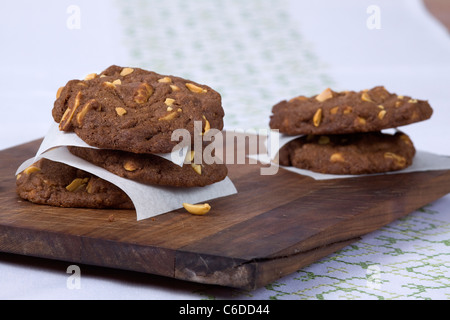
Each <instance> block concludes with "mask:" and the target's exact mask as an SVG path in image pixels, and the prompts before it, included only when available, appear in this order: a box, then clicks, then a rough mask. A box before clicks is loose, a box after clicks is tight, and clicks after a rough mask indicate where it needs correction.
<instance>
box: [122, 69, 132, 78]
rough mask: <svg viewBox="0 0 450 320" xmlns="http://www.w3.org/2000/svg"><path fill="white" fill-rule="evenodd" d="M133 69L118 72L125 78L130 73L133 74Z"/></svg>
mask: <svg viewBox="0 0 450 320" xmlns="http://www.w3.org/2000/svg"><path fill="white" fill-rule="evenodd" d="M133 71H134V69H133V68H123V69H122V71H120V75H121V76H122V77H125V76H127V75H129V74H130V73H133Z"/></svg>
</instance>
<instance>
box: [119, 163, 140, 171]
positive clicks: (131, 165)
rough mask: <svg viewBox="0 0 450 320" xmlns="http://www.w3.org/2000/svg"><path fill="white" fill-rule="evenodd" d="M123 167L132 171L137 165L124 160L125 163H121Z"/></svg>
mask: <svg viewBox="0 0 450 320" xmlns="http://www.w3.org/2000/svg"><path fill="white" fill-rule="evenodd" d="M123 168H124V169H125V170H126V171H129V172H133V171H136V170H137V169H139V168H138V166H137V165H136V164H135V163H133V162H131V161H127V162H125V164H124V165H123Z"/></svg>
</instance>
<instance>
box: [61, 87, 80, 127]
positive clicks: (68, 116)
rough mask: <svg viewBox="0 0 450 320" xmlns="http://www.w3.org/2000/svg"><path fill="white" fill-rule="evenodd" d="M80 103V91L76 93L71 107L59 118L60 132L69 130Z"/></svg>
mask: <svg viewBox="0 0 450 320" xmlns="http://www.w3.org/2000/svg"><path fill="white" fill-rule="evenodd" d="M80 102H81V91H78V93H77V95H76V97H75V100H74V102H73V104H72V106H69V107H68V108H67V109H66V111H65V112H64V114H63V116H62V118H61V121H60V122H59V129H60V130H62V131H65V130H68V129H69V128H70V126H71V121H72V118H73V115H74V114H75V111H76V110H77V109H78V107H79V106H80Z"/></svg>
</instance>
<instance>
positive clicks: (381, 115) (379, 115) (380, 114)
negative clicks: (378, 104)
mask: <svg viewBox="0 0 450 320" xmlns="http://www.w3.org/2000/svg"><path fill="white" fill-rule="evenodd" d="M385 115H386V110H381V111H380V112H379V113H378V119H380V120H383V118H384V116H385Z"/></svg>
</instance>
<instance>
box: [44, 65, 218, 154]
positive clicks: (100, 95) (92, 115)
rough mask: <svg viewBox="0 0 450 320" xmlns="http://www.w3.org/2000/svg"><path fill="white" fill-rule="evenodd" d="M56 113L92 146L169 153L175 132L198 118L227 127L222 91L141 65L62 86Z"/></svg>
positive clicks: (67, 128) (191, 128)
mask: <svg viewBox="0 0 450 320" xmlns="http://www.w3.org/2000/svg"><path fill="white" fill-rule="evenodd" d="M52 114H53V118H54V120H55V121H56V122H57V123H59V126H60V129H61V130H63V131H74V132H75V133H76V134H77V135H78V136H79V137H80V138H81V139H82V140H84V141H85V142H86V143H88V144H89V145H91V146H94V147H98V148H102V149H113V150H122V151H129V152H134V153H169V152H171V151H172V149H173V147H174V146H175V145H177V144H178V141H171V136H172V132H173V131H174V130H176V129H186V130H188V131H189V132H190V134H191V137H192V139H193V138H194V121H201V122H202V127H201V129H202V130H203V131H206V130H209V129H212V128H214V129H218V130H222V129H223V117H224V110H223V108H222V104H221V96H220V94H219V93H217V92H216V91H214V90H213V89H211V88H210V87H208V86H206V85H200V84H198V83H195V82H192V81H189V80H185V79H182V78H179V77H174V76H164V75H160V74H157V73H154V72H151V71H146V70H143V69H140V68H122V67H119V66H111V67H109V68H107V69H106V70H104V71H103V72H102V73H100V74H99V75H97V74H91V75H88V76H87V77H86V79H85V80H71V81H69V82H68V83H67V84H66V86H65V87H63V88H60V90H58V93H57V99H56V101H55V103H54V107H53V111H52Z"/></svg>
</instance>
